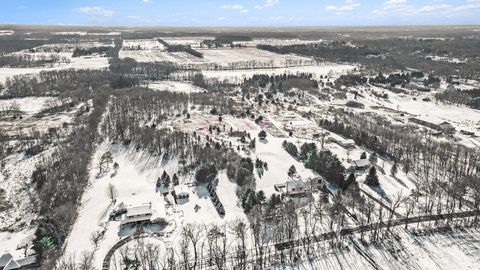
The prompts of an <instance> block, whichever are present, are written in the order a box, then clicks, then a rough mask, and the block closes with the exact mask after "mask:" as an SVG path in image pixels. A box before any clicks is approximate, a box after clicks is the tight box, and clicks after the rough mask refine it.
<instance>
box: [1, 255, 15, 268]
mask: <svg viewBox="0 0 480 270" xmlns="http://www.w3.org/2000/svg"><path fill="white" fill-rule="evenodd" d="M12 259H13V256H12V254H10V253H5V254H3V255H2V256H1V257H0V267H5V266H6V265H7V264H8V262H10V261H11V260H12Z"/></svg>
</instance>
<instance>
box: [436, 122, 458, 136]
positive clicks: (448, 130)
mask: <svg viewBox="0 0 480 270" xmlns="http://www.w3.org/2000/svg"><path fill="white" fill-rule="evenodd" d="M438 126H439V127H440V129H441V130H442V131H443V133H445V134H452V133H455V127H454V126H453V125H452V124H450V123H449V122H442V123H440V124H438Z"/></svg>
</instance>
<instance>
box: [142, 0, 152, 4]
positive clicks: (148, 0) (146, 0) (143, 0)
mask: <svg viewBox="0 0 480 270" xmlns="http://www.w3.org/2000/svg"><path fill="white" fill-rule="evenodd" d="M142 2H143V3H145V4H148V3H150V2H152V0H142Z"/></svg>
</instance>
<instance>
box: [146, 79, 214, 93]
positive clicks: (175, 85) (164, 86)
mask: <svg viewBox="0 0 480 270" xmlns="http://www.w3.org/2000/svg"><path fill="white" fill-rule="evenodd" d="M146 83H147V86H148V88H150V89H153V90H156V91H170V92H178V93H187V94H188V93H202V92H204V91H206V90H205V89H202V88H200V87H197V86H194V85H192V84H190V83H184V82H177V81H152V82H146Z"/></svg>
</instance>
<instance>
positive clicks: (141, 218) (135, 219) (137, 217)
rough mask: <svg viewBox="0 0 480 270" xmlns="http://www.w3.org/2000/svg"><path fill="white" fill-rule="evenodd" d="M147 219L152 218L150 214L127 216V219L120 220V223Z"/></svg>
mask: <svg viewBox="0 0 480 270" xmlns="http://www.w3.org/2000/svg"><path fill="white" fill-rule="evenodd" d="M145 220H150V216H146V215H143V216H136V217H131V218H126V219H123V220H122V221H120V225H124V224H127V223H135V222H138V221H145Z"/></svg>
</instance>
